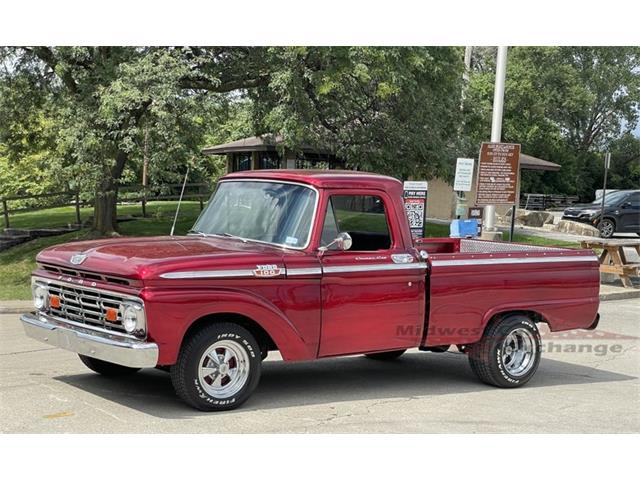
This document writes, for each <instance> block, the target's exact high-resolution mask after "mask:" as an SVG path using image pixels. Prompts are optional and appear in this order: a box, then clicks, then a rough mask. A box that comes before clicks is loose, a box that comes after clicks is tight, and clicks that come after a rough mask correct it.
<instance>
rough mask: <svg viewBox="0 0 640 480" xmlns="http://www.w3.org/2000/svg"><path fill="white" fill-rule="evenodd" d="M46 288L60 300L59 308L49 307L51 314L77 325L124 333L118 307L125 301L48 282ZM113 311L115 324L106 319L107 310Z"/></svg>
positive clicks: (120, 297) (118, 297) (113, 294)
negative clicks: (115, 316)
mask: <svg viewBox="0 0 640 480" xmlns="http://www.w3.org/2000/svg"><path fill="white" fill-rule="evenodd" d="M47 288H48V289H49V295H57V296H58V297H59V298H60V307H59V308H53V307H52V306H49V311H50V312H51V314H53V315H55V316H57V317H59V318H62V319H65V320H71V321H74V322H78V323H84V324H87V325H93V326H98V327H101V328H105V329H107V330H114V331H117V332H124V331H125V330H124V327H123V326H122V312H121V309H120V306H121V305H122V304H123V303H124V302H125V299H124V298H123V297H122V296H120V295H118V294H116V293H112V292H105V291H100V290H93V289H87V288H83V287H79V286H78V287H76V286H70V285H66V284H61V283H56V282H49V283H48V286H47ZM109 308H113V309H115V310H116V311H117V312H118V314H117V319H116V321H115V322H112V321H109V320H107V318H106V314H107V309H109Z"/></svg>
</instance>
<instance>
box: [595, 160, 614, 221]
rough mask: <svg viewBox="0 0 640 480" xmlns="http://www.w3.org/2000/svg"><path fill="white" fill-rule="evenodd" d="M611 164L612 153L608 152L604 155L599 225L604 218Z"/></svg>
mask: <svg viewBox="0 0 640 480" xmlns="http://www.w3.org/2000/svg"><path fill="white" fill-rule="evenodd" d="M610 166H611V154H610V153H609V152H607V153H606V154H605V156H604V182H603V184H602V206H601V207H600V221H599V222H598V226H600V224H601V223H602V219H603V218H604V201H605V198H604V197H605V196H606V195H607V172H608V171H609V167H610Z"/></svg>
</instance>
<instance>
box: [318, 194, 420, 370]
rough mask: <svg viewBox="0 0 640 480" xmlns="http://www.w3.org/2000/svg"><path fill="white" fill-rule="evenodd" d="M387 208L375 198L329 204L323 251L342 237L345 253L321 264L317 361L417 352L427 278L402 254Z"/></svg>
mask: <svg viewBox="0 0 640 480" xmlns="http://www.w3.org/2000/svg"><path fill="white" fill-rule="evenodd" d="M387 204H389V200H388V198H387V197H386V195H385V194H383V193H382V192H379V191H373V192H367V191H362V192H358V194H357V195H354V192H353V190H349V191H348V192H344V194H342V193H340V192H339V191H336V192H335V193H333V194H332V195H331V196H330V197H329V200H328V203H327V209H326V214H325V219H324V224H323V230H322V241H321V244H322V245H328V244H329V243H330V242H331V241H332V240H333V239H334V238H336V236H337V235H338V233H340V232H347V233H349V235H350V236H351V238H352V241H353V243H352V246H351V248H350V249H349V250H347V251H342V250H338V249H329V250H328V251H326V252H325V253H324V254H323V255H322V257H321V264H322V281H321V294H322V329H321V338H320V349H319V356H321V357H326V356H332V355H342V354H349V353H364V352H374V351H384V350H399V349H404V348H411V347H415V346H417V345H418V344H419V342H420V338H421V335H422V328H423V325H424V315H425V312H424V308H425V271H424V268H423V267H422V266H421V264H420V262H419V261H418V259H417V258H416V257H415V256H414V254H413V252H411V251H409V250H407V249H406V248H405V247H404V245H402V241H401V238H400V235H399V229H398V225H397V222H395V219H392V218H390V217H389V216H388V215H387V212H388V211H389V209H387V208H386V205H387Z"/></svg>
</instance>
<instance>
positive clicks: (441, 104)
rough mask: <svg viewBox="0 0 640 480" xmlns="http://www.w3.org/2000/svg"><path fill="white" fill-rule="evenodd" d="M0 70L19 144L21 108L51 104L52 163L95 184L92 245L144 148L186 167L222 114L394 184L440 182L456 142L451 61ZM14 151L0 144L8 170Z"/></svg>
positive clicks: (300, 56) (412, 57)
mask: <svg viewBox="0 0 640 480" xmlns="http://www.w3.org/2000/svg"><path fill="white" fill-rule="evenodd" d="M2 57H3V58H2V60H3V65H4V66H5V68H4V70H2V73H1V75H2V77H1V78H0V82H3V83H4V84H5V85H14V86H15V85H18V83H16V82H22V83H27V84H29V85H30V88H28V89H27V88H22V87H19V86H18V87H11V88H13V89H12V92H13V95H12V98H11V99H10V101H1V100H0V117H7V116H8V117H10V118H9V121H10V123H12V124H14V125H19V126H20V128H17V129H16V130H18V131H20V132H24V131H25V128H26V127H25V125H27V120H29V119H30V117H29V116H26V115H16V114H15V112H16V111H19V110H20V108H21V106H22V104H24V105H30V111H36V112H37V111H41V110H42V108H43V107H42V105H44V104H46V105H49V114H50V115H52V116H53V117H54V123H55V125H56V137H55V141H54V146H55V149H56V151H57V153H58V158H60V159H61V160H60V161H61V163H62V164H65V165H67V168H68V170H67V171H68V172H72V173H71V174H70V175H71V176H72V177H73V179H77V180H80V179H81V180H82V182H83V184H90V185H93V190H94V192H95V215H94V225H93V226H94V229H95V230H96V231H97V232H99V233H100V234H109V233H111V232H113V231H115V230H116V226H117V224H116V201H117V192H118V185H119V183H120V181H121V178H122V175H123V172H124V171H125V168H126V167H127V165H128V164H129V163H130V162H131V159H132V158H134V157H136V158H137V157H140V156H141V154H142V153H141V148H142V145H144V146H145V148H147V149H149V148H150V149H151V150H152V152H153V155H154V157H157V158H160V160H159V161H158V162H156V163H157V164H159V165H168V164H169V163H171V162H173V163H184V162H185V161H188V159H189V158H190V157H193V156H195V155H197V153H198V150H199V149H200V148H201V147H202V146H204V145H202V139H203V138H211V136H212V135H211V130H212V129H213V130H215V127H216V125H213V126H212V125H211V124H212V117H215V110H216V109H225V108H229V105H232V107H231V109H232V110H234V109H235V111H238V109H237V108H235V107H234V105H237V104H241V105H242V106H243V107H246V108H241V109H240V111H243V112H248V113H249V115H248V118H247V123H246V124H245V126H247V125H249V126H250V128H249V129H250V130H251V131H252V132H253V133H256V134H261V133H281V134H283V135H284V137H285V139H286V142H287V144H288V146H290V147H291V148H294V149H295V148H296V147H297V146H299V145H300V144H301V143H303V142H304V143H309V142H311V143H318V144H320V143H322V144H329V145H331V146H333V147H334V148H335V149H336V151H337V153H338V154H339V155H341V156H343V157H345V158H346V159H347V160H348V161H349V163H350V164H351V165H353V166H356V167H359V168H365V169H377V170H382V171H387V172H395V173H396V174H405V175H406V174H409V173H416V172H421V173H423V174H427V175H430V174H435V173H440V174H442V173H447V172H448V170H449V169H450V167H449V165H448V163H447V162H445V159H446V158H447V153H448V152H451V151H453V147H454V146H455V143H456V140H457V139H456V136H455V135H452V132H455V131H456V128H455V126H456V125H457V123H458V121H459V115H460V112H459V108H458V105H459V95H460V91H461V84H460V82H461V65H462V55H461V51H460V49H455V48H365V47H339V48H321V47H313V48H307V47H302V48H296V47H277V48H276V47H274V48H262V47H251V48H240V47H210V48H186V47H185V48H132V47H23V48H5V49H4V50H2ZM12 112H13V113H12ZM26 129H27V130H28V128H26ZM239 130H246V129H244V128H242V129H236V131H239ZM206 135H209V136H208V137H206ZM14 136H15V135H14ZM214 136H215V135H214ZM18 137H19V135H18ZM18 140H19V141H16V139H15V138H13V137H12V134H11V133H10V132H9V133H8V132H5V131H0V143H4V144H5V145H6V148H8V149H10V150H11V151H12V155H13V156H16V157H20V155H21V153H20V148H23V146H24V143H25V142H24V138H22V139H18ZM27 143H28V142H27Z"/></svg>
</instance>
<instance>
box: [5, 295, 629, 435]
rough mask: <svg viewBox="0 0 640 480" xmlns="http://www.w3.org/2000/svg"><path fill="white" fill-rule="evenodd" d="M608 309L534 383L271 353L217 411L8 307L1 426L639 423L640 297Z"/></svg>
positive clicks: (485, 427)
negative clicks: (70, 347)
mask: <svg viewBox="0 0 640 480" xmlns="http://www.w3.org/2000/svg"><path fill="white" fill-rule="evenodd" d="M601 313H602V321H601V323H600V327H599V329H598V330H597V331H596V332H597V336H596V337H595V338H589V337H588V336H587V335H588V334H590V335H593V333H592V332H581V333H580V334H579V335H576V334H568V335H567V336H566V337H565V336H562V335H560V336H558V337H556V338H551V337H550V336H548V335H545V336H544V341H543V344H544V348H546V349H547V350H549V349H553V351H552V352H548V353H545V356H544V359H543V361H542V363H541V365H540V369H539V370H538V373H537V374H536V377H534V379H533V380H532V381H531V382H530V383H529V385H528V386H527V387H525V388H521V389H516V390H499V389H495V388H492V387H488V386H485V385H483V384H480V383H478V382H477V381H476V380H475V379H474V377H473V376H472V373H471V371H470V369H469V367H468V364H467V361H466V358H465V357H464V356H463V355H461V354H457V353H451V352H449V353H444V354H436V353H422V352H417V351H415V352H410V353H407V354H405V355H404V356H403V357H402V358H401V359H399V360H398V361H395V362H390V363H380V362H375V361H372V360H368V359H366V358H363V357H349V358H342V359H331V360H323V361H319V362H309V363H307V362H305V363H297V364H287V363H283V362H279V361H273V360H272V359H271V356H270V358H269V359H268V360H267V361H266V362H265V366H264V373H263V378H262V381H261V384H260V386H259V387H258V390H257V391H256V392H255V394H254V396H253V397H252V398H251V399H250V400H249V401H248V402H247V403H246V404H245V406H244V407H243V408H241V409H240V410H236V411H233V412H226V413H218V414H206V413H200V412H196V411H193V410H190V409H189V408H187V407H185V406H184V405H182V404H181V403H180V401H178V400H177V399H176V397H175V396H174V394H173V391H172V387H171V382H170V380H169V376H168V374H166V373H164V372H161V371H157V370H144V371H142V372H140V373H138V374H136V375H133V376H131V377H128V378H126V379H109V378H104V377H101V376H99V375H96V374H93V373H91V372H89V371H88V370H87V369H86V368H84V366H83V365H82V364H81V363H80V361H79V360H78V359H77V358H76V357H75V355H74V354H72V353H70V352H65V351H63V350H58V349H52V348H49V347H47V346H46V345H43V344H41V343H38V342H35V341H32V340H30V339H28V338H26V337H25V336H24V334H23V332H22V328H21V326H20V325H19V323H18V318H17V315H0V431H1V432H92V433H93V432H95V433H106V432H148V433H151V432H162V433H192V432H207V433H216V432H640V381H639V380H638V376H639V374H640V354H639V346H640V339H639V338H638V337H640V301H638V300H637V299H634V300H622V301H615V302H606V303H603V304H602V306H601ZM556 335H557V334H556ZM579 348H581V349H582V353H576V352H572V351H571V350H572V349H579Z"/></svg>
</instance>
